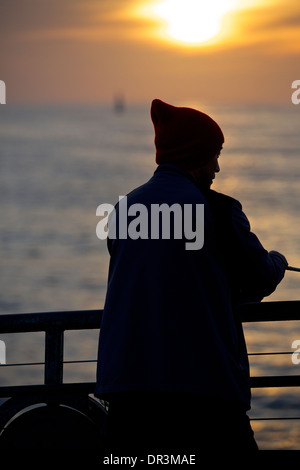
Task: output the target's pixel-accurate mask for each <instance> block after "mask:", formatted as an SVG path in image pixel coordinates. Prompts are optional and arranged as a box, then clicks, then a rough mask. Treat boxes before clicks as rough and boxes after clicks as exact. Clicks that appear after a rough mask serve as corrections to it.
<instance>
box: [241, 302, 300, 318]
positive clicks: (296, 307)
mask: <svg viewBox="0 0 300 470" xmlns="http://www.w3.org/2000/svg"><path fill="white" fill-rule="evenodd" d="M239 311H240V317H241V320H242V322H244V323H248V322H269V321H293V320H300V301H299V300H287V301H272V302H271V301H270V302H252V303H251V302H250V303H247V304H242V305H240V306H239Z"/></svg>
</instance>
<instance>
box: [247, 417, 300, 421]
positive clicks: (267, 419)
mask: <svg viewBox="0 0 300 470" xmlns="http://www.w3.org/2000/svg"><path fill="white" fill-rule="evenodd" d="M250 419H251V421H282V420H286V421H290V420H293V419H300V416H291V417H289V416H282V417H278V418H276V417H273V418H252V417H251V418H250Z"/></svg>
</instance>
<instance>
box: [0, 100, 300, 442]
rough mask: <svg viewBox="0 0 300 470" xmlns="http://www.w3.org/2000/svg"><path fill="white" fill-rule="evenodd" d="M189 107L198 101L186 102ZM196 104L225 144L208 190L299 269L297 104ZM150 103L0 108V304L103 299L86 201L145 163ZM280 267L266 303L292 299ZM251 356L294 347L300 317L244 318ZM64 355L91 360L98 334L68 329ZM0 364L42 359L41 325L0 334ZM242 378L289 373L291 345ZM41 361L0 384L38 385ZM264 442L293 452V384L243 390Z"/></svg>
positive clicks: (111, 196) (293, 282) (298, 426)
mask: <svg viewBox="0 0 300 470" xmlns="http://www.w3.org/2000/svg"><path fill="white" fill-rule="evenodd" d="M194 105H195V107H197V103H194ZM199 109H202V110H203V111H205V112H207V113H209V114H211V115H212V116H213V117H214V118H215V119H216V120H217V121H218V122H219V124H220V125H221V127H222V129H223V131H224V134H225V138H226V144H225V146H224V150H223V152H222V156H221V159H220V166H221V173H220V174H218V175H217V179H216V180H215V183H214V189H216V190H217V191H220V192H223V193H226V194H229V195H231V196H233V197H235V198H237V199H239V200H240V202H241V203H242V205H243V208H244V210H245V212H246V214H247V216H248V218H249V219H250V222H251V226H252V229H253V231H254V232H255V233H256V234H257V235H258V236H259V238H260V240H261V242H262V243H263V245H264V246H265V248H266V249H268V250H272V249H274V250H278V251H281V252H282V253H284V254H285V255H286V257H287V259H288V261H289V263H290V264H291V265H294V266H300V236H299V232H300V217H299V212H300V158H299V149H300V132H299V130H300V129H299V128H300V126H299V124H300V107H299V109H298V108H297V106H293V105H290V106H285V107H284V106H273V107H249V106H248V107H222V108H221V107H220V108H207V107H206V108H203V107H202V108H201V107H200V105H199ZM153 138H154V136H153V128H152V123H151V121H150V114H149V106H148V105H146V106H128V107H127V109H125V110H124V112H122V113H121V112H119V113H117V112H115V111H114V109H113V108H111V107H109V106H68V107H63V106H56V107H55V106H47V107H45V106H32V107H30V106H19V107H14V106H8V105H6V106H1V109H0V201H1V204H0V211H1V212H0V243H1V244H0V259H1V274H0V276H1V278H0V313H23V312H24V313H30V312H42V311H59V310H81V309H98V308H102V307H103V304H104V299H105V292H106V279H107V269H108V261H109V259H108V254H107V250H106V243H105V241H100V240H99V239H98V238H97V237H96V225H97V222H98V218H97V217H96V208H97V206H98V205H99V204H102V203H104V202H106V203H111V204H114V203H115V202H116V201H117V200H118V197H119V195H124V194H126V193H127V192H129V191H130V190H131V189H133V188H134V187H136V186H138V185H140V184H142V183H143V182H145V181H146V180H147V179H149V178H150V176H151V175H152V173H153V171H154V170H155V167H156V165H155V163H154V145H153ZM299 299H300V273H292V272H288V273H287V274H286V277H285V279H284V280H283V282H282V283H281V284H280V285H279V286H278V288H277V291H276V292H275V293H274V294H272V295H271V296H270V297H269V298H268V299H265V301H267V300H299ZM245 335H246V340H247V344H248V350H249V352H250V353H259V352H263V351H272V352H289V353H292V352H294V351H295V349H292V342H293V341H294V340H297V339H299V340H300V322H280V323H277V324H276V323H262V324H247V325H245ZM65 336H66V340H65V342H66V348H65V357H64V359H65V360H67V361H71V360H76V359H94V358H95V357H96V352H97V342H98V333H97V332H95V331H94V332H86V333H79V332H67V333H66V335H65ZM0 339H1V340H3V341H5V343H6V356H7V357H6V361H7V363H18V362H30V361H34V362H39V361H43V341H44V336H43V335H42V334H40V333H32V334H24V333H19V334H13V335H1V336H0ZM250 358H251V374H252V375H284V374H291V375H296V374H298V373H300V364H299V365H297V364H293V362H292V360H291V358H292V356H291V354H284V355H276V356H267V357H265V356H263V357H262V356H250ZM64 378H65V381H81V380H94V378H95V364H93V363H89V364H85V365H80V366H79V365H78V364H72V365H68V366H65V375H64ZM42 381H43V374H42V367H40V366H32V367H16V366H15V367H11V368H8V367H5V368H1V370H0V384H2V385H8V384H27V383H42ZM250 415H251V418H252V419H254V418H255V419H257V418H258V420H253V422H252V424H253V427H254V429H255V434H256V438H257V441H258V444H259V446H260V447H261V448H263V449H272V448H276V449H300V420H299V421H298V420H276V419H275V420H274V419H272V420H269V421H261V420H260V419H261V418H278V417H285V418H286V417H297V416H298V417H300V391H299V389H292V388H289V389H285V388H282V389H275V388H272V389H257V390H253V402H252V410H251V412H250Z"/></svg>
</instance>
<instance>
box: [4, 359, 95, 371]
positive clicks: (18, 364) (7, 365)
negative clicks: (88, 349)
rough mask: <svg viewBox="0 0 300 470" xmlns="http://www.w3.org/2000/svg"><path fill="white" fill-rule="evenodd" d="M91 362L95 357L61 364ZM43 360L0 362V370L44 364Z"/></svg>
mask: <svg viewBox="0 0 300 470" xmlns="http://www.w3.org/2000/svg"><path fill="white" fill-rule="evenodd" d="M91 362H97V359H86V360H81V361H63V364H85V363H91ZM44 365H45V362H17V363H11V364H0V370H1V367H22V366H44Z"/></svg>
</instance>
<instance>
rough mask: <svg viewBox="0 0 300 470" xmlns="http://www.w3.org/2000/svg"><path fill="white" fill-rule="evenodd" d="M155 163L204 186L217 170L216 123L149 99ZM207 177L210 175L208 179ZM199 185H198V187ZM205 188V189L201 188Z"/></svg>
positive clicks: (219, 141)
mask: <svg viewBox="0 0 300 470" xmlns="http://www.w3.org/2000/svg"><path fill="white" fill-rule="evenodd" d="M151 118H152V122H153V125H154V130H155V146H156V163H157V164H161V163H172V164H173V165H176V166H178V167H179V168H182V169H183V170H187V171H189V172H190V173H191V175H192V176H193V178H194V179H195V181H196V182H197V184H199V183H200V182H201V186H202V183H203V184H204V181H206V183H205V185H206V186H207V184H208V181H210V184H211V183H212V179H213V178H214V175H215V173H216V172H218V171H219V167H218V163H217V156H218V155H219V154H220V151H221V149H222V145H223V143H224V135H223V132H222V130H221V129H220V127H219V126H218V124H217V123H216V122H215V121H214V120H213V119H212V118H211V117H209V116H208V115H207V114H205V113H202V112H200V111H197V110H196V109H192V108H183V107H176V106H172V105H170V104H167V103H164V102H163V101H161V100H157V99H156V100H153V102H152V106H151ZM210 175H211V176H210ZM210 184H209V186H210ZM199 185H200V184H199ZM205 189H206V188H205Z"/></svg>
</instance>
